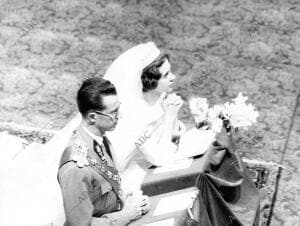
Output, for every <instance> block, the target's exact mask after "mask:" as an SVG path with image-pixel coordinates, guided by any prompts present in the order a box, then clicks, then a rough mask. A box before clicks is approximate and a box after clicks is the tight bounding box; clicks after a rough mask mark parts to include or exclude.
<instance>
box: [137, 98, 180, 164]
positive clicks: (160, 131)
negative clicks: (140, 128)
mask: <svg viewBox="0 0 300 226" xmlns="http://www.w3.org/2000/svg"><path fill="white" fill-rule="evenodd" d="M182 104H183V101H182V99H181V98H180V97H179V96H177V95H175V94H174V95H170V96H168V97H167V98H166V99H165V100H164V102H163V109H164V115H163V117H162V120H160V122H158V125H157V126H156V127H155V128H154V129H153V128H152V131H151V132H150V133H148V134H151V136H149V135H148V136H147V137H145V138H146V139H145V142H144V144H143V146H142V148H141V150H142V152H143V154H144V155H145V157H146V159H147V160H148V161H150V162H151V163H152V164H153V165H163V164H166V163H170V162H172V161H173V160H174V157H175V155H174V153H175V151H176V149H177V146H176V145H175V144H174V143H173V142H172V138H173V134H174V127H175V123H176V122H177V114H178V111H179V109H180V107H181V106H182Z"/></svg>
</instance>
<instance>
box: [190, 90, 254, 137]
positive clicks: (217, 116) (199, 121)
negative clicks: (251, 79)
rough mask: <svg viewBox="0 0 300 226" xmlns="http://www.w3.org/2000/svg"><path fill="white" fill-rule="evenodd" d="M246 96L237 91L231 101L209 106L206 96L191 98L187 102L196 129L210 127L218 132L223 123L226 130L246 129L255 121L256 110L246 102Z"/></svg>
mask: <svg viewBox="0 0 300 226" xmlns="http://www.w3.org/2000/svg"><path fill="white" fill-rule="evenodd" d="M247 99H248V97H246V96H243V94H242V93H239V94H238V96H237V97H236V98H235V99H233V100H232V102H226V103H225V104H222V105H214V106H213V107H209V104H208V101H207V99H206V98H192V99H191V100H190V102H189V106H190V110H191V113H192V114H193V116H194V119H195V122H196V127H197V128H198V129H204V130H205V129H206V130H207V129H211V130H213V131H214V132H216V133H217V132H220V131H221V129H222V126H223V125H224V126H225V128H226V130H227V132H230V131H231V128H233V129H235V130H237V129H238V128H241V129H245V130H246V129H248V127H249V126H251V125H252V124H253V123H255V122H256V120H257V117H258V112H257V111H256V110H255V108H254V106H253V105H252V104H246V100H247Z"/></svg>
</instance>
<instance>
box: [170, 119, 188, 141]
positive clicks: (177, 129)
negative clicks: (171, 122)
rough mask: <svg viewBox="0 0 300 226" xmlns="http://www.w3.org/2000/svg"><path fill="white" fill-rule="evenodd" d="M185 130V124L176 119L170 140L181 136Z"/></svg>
mask: <svg viewBox="0 0 300 226" xmlns="http://www.w3.org/2000/svg"><path fill="white" fill-rule="evenodd" d="M185 131H186V128H185V125H184V124H183V123H182V122H181V121H180V120H177V121H176V122H175V126H174V131H173V134H172V140H173V139H178V138H179V137H181V135H182V134H184V133H185Z"/></svg>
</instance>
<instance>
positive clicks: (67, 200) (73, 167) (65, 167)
mask: <svg viewBox="0 0 300 226" xmlns="http://www.w3.org/2000/svg"><path fill="white" fill-rule="evenodd" d="M95 142H96V141H95V140H94V139H93V138H92V137H91V136H90V135H89V134H87V133H86V131H84V129H83V128H82V126H79V127H78V129H77V130H76V131H75V132H74V134H73V136H72V138H71V140H70V142H69V144H68V146H67V148H66V149H65V150H64V153H63V155H62V157H61V161H60V165H59V170H58V181H59V184H60V187H61V190H62V195H63V202H64V209H65V215H66V223H65V226H89V225H103V226H105V225H118V226H121V225H126V224H127V223H128V222H125V220H124V216H123V217H122V214H121V213H120V210H121V208H122V201H121V198H120V197H121V195H120V194H121V190H120V177H119V175H118V173H117V171H116V169H115V168H114V164H113V162H112V159H111V157H110V156H109V155H108V153H107V151H106V150H105V149H104V151H103V152H102V153H103V154H104V157H103V158H104V159H105V161H103V158H102V157H99V155H98V154H97V151H96V150H95V149H96V148H99V147H97V146H95V145H97V143H95ZM106 146H107V143H106ZM110 147H111V145H110V143H108V148H110ZM101 150H102V149H101Z"/></svg>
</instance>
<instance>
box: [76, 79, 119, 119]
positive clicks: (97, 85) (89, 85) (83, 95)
mask: <svg viewBox="0 0 300 226" xmlns="http://www.w3.org/2000/svg"><path fill="white" fill-rule="evenodd" d="M116 94H117V91H116V88H115V86H114V85H113V84H112V83H111V82H110V81H108V80H105V79H103V78H100V77H95V78H88V79H86V80H84V81H83V83H82V85H81V86H80V88H79V90H78V93H77V106H78V109H79V112H80V113H81V114H82V116H83V117H85V116H86V115H87V114H88V113H89V112H90V111H92V110H98V111H102V110H104V109H105V106H104V105H103V98H102V97H103V96H109V95H116Z"/></svg>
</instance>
